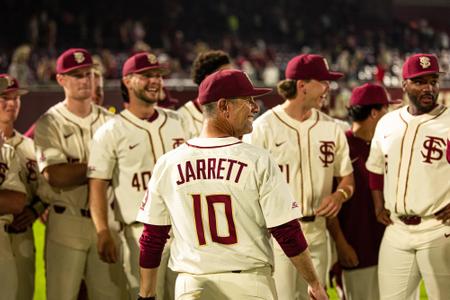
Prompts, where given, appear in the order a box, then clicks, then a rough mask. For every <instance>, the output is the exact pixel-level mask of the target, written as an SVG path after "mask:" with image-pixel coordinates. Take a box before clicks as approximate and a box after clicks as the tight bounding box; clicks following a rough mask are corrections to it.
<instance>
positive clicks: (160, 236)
mask: <svg viewBox="0 0 450 300" xmlns="http://www.w3.org/2000/svg"><path fill="white" fill-rule="evenodd" d="M170 227H171V226H170V225H168V226H157V225H149V224H144V231H143V232H142V235H141V238H140V239H139V243H140V250H141V251H140V258H139V265H140V266H141V267H142V268H146V269H153V268H157V267H159V264H160V262H161V255H162V252H163V250H164V245H165V244H166V241H167V239H168V238H169V231H170Z"/></svg>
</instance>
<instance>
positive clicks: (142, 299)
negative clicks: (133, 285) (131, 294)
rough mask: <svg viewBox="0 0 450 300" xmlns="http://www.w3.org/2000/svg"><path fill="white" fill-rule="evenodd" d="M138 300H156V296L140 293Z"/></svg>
mask: <svg viewBox="0 0 450 300" xmlns="http://www.w3.org/2000/svg"><path fill="white" fill-rule="evenodd" d="M137 300H156V297H155V296H151V297H142V296H140V295H138V298H137Z"/></svg>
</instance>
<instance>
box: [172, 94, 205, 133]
mask: <svg viewBox="0 0 450 300" xmlns="http://www.w3.org/2000/svg"><path fill="white" fill-rule="evenodd" d="M178 113H179V114H180V116H181V120H182V122H183V124H184V126H186V129H187V131H188V137H187V138H194V137H198V136H199V135H200V132H201V130H202V126H203V114H202V111H201V109H200V106H199V105H198V104H197V103H196V102H194V101H188V102H186V103H185V104H184V105H183V106H182V107H180V108H179V109H178Z"/></svg>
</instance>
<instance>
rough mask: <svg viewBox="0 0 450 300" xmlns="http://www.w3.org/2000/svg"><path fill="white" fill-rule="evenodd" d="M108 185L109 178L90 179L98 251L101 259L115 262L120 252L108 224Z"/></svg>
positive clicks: (90, 197)
mask: <svg viewBox="0 0 450 300" xmlns="http://www.w3.org/2000/svg"><path fill="white" fill-rule="evenodd" d="M108 186H109V180H104V179H97V178H90V179H89V207H90V210H91V215H92V220H93V221H94V225H95V229H96V231H97V251H98V254H99V256H100V259H101V260H103V261H104V262H106V263H115V262H117V260H118V253H117V249H116V244H115V242H114V239H113V238H112V235H111V231H110V228H109V226H108V199H107V190H108Z"/></svg>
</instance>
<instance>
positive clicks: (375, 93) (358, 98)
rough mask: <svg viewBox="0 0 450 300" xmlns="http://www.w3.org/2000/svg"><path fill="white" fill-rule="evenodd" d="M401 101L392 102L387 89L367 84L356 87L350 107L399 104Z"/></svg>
mask: <svg viewBox="0 0 450 300" xmlns="http://www.w3.org/2000/svg"><path fill="white" fill-rule="evenodd" d="M400 102H401V100H400V101H398V100H395V101H390V100H389V95H388V94H387V92H386V89H385V88H384V87H382V86H381V85H378V84H373V83H365V84H363V85H361V86H358V87H356V88H355V89H353V91H352V96H351V97H350V106H356V105H372V104H383V105H388V104H398V103H400Z"/></svg>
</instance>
